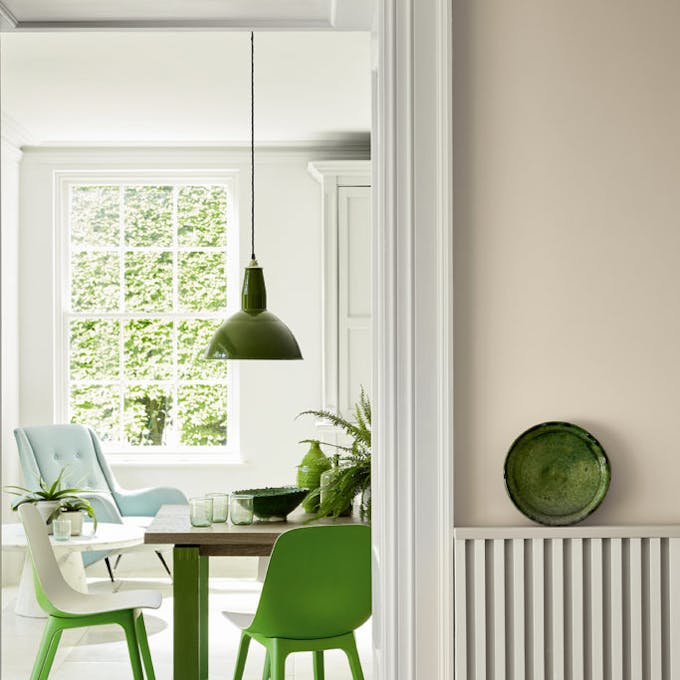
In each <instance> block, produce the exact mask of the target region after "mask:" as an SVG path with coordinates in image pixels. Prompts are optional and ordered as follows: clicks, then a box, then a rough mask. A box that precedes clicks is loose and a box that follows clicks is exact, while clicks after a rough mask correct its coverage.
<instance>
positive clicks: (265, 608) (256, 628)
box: [223, 525, 371, 680]
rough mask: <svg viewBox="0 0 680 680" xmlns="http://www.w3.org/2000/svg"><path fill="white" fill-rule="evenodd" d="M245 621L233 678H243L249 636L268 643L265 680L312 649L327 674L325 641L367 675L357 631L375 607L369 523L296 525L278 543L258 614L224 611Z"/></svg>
mask: <svg viewBox="0 0 680 680" xmlns="http://www.w3.org/2000/svg"><path fill="white" fill-rule="evenodd" d="M223 613H224V615H225V616H226V617H227V618H228V619H229V620H230V621H231V622H232V623H234V624H236V625H237V626H238V627H239V628H241V643H240V645H239V650H238V657H237V659H236V668H235V670H234V680H242V678H243V671H244V669H245V665H246V657H247V655H248V647H249V645H250V641H251V639H252V640H255V641H256V642H259V643H260V644H261V645H263V646H264V647H265V649H266V650H267V654H266V658H265V668H264V674H263V676H262V677H263V679H264V680H269V679H270V678H271V680H284V677H285V666H286V657H287V656H288V655H289V654H292V653H293V652H312V653H313V654H314V656H313V662H314V679H315V680H324V657H323V653H324V651H325V650H327V649H341V650H343V651H344V652H345V654H346V655H347V658H348V660H349V666H350V669H351V671H352V678H353V680H363V679H364V675H363V672H362V670H361V662H360V661H359V655H358V653H357V646H356V641H355V638H354V631H355V630H356V629H357V628H358V627H359V626H361V625H362V624H363V623H365V622H366V621H367V620H368V617H369V616H370V615H371V531H370V529H369V527H367V526H364V525H339V526H331V525H326V526H310V527H301V528H299V529H291V530H290V531H286V532H285V533H283V534H281V536H279V538H278V540H277V541H276V543H275V544H274V549H273V551H272V555H271V560H270V562H269V568H268V569H267V574H266V576H265V579H264V584H263V585H262V594H261V595H260V601H259V603H258V606H257V611H256V612H255V614H242V613H235V612H223Z"/></svg>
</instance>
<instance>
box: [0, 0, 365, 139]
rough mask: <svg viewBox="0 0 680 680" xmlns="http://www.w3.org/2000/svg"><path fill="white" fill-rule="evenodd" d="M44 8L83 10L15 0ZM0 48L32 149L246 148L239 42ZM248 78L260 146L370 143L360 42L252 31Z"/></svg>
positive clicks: (32, 42)
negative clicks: (238, 145)
mask: <svg viewBox="0 0 680 680" xmlns="http://www.w3.org/2000/svg"><path fill="white" fill-rule="evenodd" d="M14 1H15V2H16V3H17V4H19V3H18V0H14ZM192 1H195V2H196V4H201V5H202V6H206V7H207V6H208V5H210V6H212V7H215V6H219V5H221V4H223V3H220V2H212V3H209V2H207V1H206V0H200V1H199V0H192ZM41 4H42V5H47V4H55V5H56V4H60V5H62V6H65V7H66V8H68V7H73V6H76V5H79V4H81V3H80V0H72V2H62V3H47V2H42V0H41V2H38V0H21V5H22V7H23V6H24V5H27V6H32V7H33V8H37V7H39V6H40V5H41ZM105 4H106V3H105V2H104V1H103V0H102V2H100V3H97V5H98V6H101V5H105ZM118 4H120V5H127V4H128V3H118ZM129 4H130V5H132V4H134V3H129ZM137 4H141V3H137ZM146 4H154V3H145V5H146ZM166 4H167V5H168V6H169V7H170V8H171V9H172V8H177V7H179V6H181V5H183V4H184V3H182V2H167V1H166ZM230 4H236V3H230ZM264 4H266V3H263V5H264ZM284 4H285V3H284ZM290 4H292V5H303V4H307V3H304V2H293V3H290ZM0 49H1V50H2V55H1V57H2V58H1V66H2V72H1V73H0V75H1V77H2V99H1V103H2V110H3V114H5V117H6V119H9V120H10V121H12V123H13V124H14V125H15V126H16V127H18V128H19V129H21V128H23V129H24V130H25V131H26V134H27V136H28V137H29V138H30V142H31V143H35V144H69V143H75V144H84V143H135V144H138V143H210V144H214V143H234V142H243V141H246V140H247V139H248V138H249V134H250V127H249V126H250V118H249V116H250V110H249V107H250V44H249V33H247V32H236V31H219V32H218V31H208V32H205V31H204V32H197V31H178V32H167V31H164V32H149V31H146V32H143V31H137V32H91V31H90V32H88V31H84V32H43V33H20V32H14V33H3V34H2V37H1V41H0ZM255 79H256V80H255V88H256V89H255V106H256V112H255V126H256V139H257V140H258V141H259V142H260V143H264V142H301V141H320V140H324V141H349V140H354V141H362V140H363V141H365V140H367V138H368V133H369V130H370V115H371V114H370V107H371V101H370V36H369V34H368V33H365V32H363V33H359V32H337V31H335V32H317V31H306V32H290V31H289V32H258V33H256V36H255Z"/></svg>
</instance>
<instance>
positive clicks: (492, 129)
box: [454, 0, 680, 525]
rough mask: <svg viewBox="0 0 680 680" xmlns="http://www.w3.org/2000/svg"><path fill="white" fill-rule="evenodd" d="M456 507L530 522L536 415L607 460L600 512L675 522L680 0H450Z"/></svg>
mask: <svg viewBox="0 0 680 680" xmlns="http://www.w3.org/2000/svg"><path fill="white" fill-rule="evenodd" d="M454 117H455V122H454V127H455V130H454V206H455V207H454V211H455V214H454V225H455V226H454V229H455V237H454V246H455V273H454V279H455V324H456V336H455V340H456V348H455V361H456V364H455V366H456V369H455V370H456V393H455V400H456V406H455V422H456V442H455V444H456V467H455V472H456V505H455V509H456V523H457V524H458V525H475V524H480V525H488V524H500V525H508V524H526V523H528V520H526V519H525V518H524V517H523V516H522V515H520V514H519V513H518V512H517V511H516V510H515V509H514V507H513V505H512V504H511V503H510V501H509V500H508V498H507V496H506V493H505V489H504V485H503V474H502V467H503V460H504V458H505V454H506V452H507V450H508V447H509V445H510V444H511V443H512V441H513V439H514V438H515V437H516V436H517V435H518V434H519V433H521V432H522V431H523V430H524V429H526V428H528V427H529V426H531V425H533V424H535V423H538V422H541V421H544V420H553V419H558V420H568V421H571V422H575V423H578V424H580V425H582V426H584V427H586V428H587V429H588V430H590V431H591V432H592V433H593V434H594V435H595V436H596V437H597V438H598V439H599V440H600V441H601V442H602V444H603V445H604V447H605V450H606V451H607V453H608V455H609V458H610V461H611V465H612V484H611V487H610V492H609V495H608V497H607V498H606V499H605V501H604V503H603V505H602V506H601V508H600V509H599V510H598V511H597V512H596V513H595V515H593V516H592V517H591V518H590V519H589V520H588V523H590V524H617V523H621V524H643V523H678V522H680V3H678V2H675V1H673V0H668V1H667V2H663V1H662V0H654V1H651V0H644V1H643V0H638V1H636V2H633V1H624V2H621V1H618V0H606V1H605V0H596V1H592V0H589V1H586V0H579V1H576V2H570V1H569V0H559V1H558V0H513V1H512V2H509V1H507V0H483V1H479V0H467V1H464V0H455V1H454Z"/></svg>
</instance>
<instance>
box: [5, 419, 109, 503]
mask: <svg viewBox="0 0 680 680" xmlns="http://www.w3.org/2000/svg"><path fill="white" fill-rule="evenodd" d="M14 434H15V437H16V440H17V445H18V447H19V457H20V458H21V466H22V469H23V472H24V478H25V479H26V484H27V485H28V486H30V487H33V486H34V485H35V484H37V481H38V480H37V477H38V475H41V476H42V478H43V479H44V480H46V481H49V482H51V481H53V480H55V479H56V478H57V475H58V474H59V472H60V470H61V469H62V468H64V467H65V468H66V474H65V477H64V479H65V481H66V482H67V483H68V484H69V486H77V487H81V488H87V489H95V490H97V491H109V490H110V486H111V485H110V484H109V481H108V480H107V478H106V475H105V474H104V471H103V470H102V467H101V464H100V462H99V457H98V455H97V451H96V449H95V443H94V440H93V437H94V435H93V433H92V432H91V431H90V430H88V429H87V428H86V427H83V426H82V425H50V426H48V427H24V428H17V429H16V430H15V432H14ZM36 466H37V469H36Z"/></svg>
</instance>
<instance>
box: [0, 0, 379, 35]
mask: <svg viewBox="0 0 680 680" xmlns="http://www.w3.org/2000/svg"><path fill="white" fill-rule="evenodd" d="M4 3H5V4H3V0H0V30H2V31H17V32H21V31H23V32H28V31H35V32H42V31H74V30H76V31H77V30H82V31H97V30H99V31H177V30H201V31H225V30H234V31H243V30H258V31H268V30H272V31H286V30H290V31H333V30H335V31H368V30H371V27H372V26H373V23H374V17H375V2H374V0H319V1H318V2H317V5H318V7H316V8H314V7H313V6H312V5H311V4H310V9H309V11H308V12H306V14H307V16H305V13H301V12H300V11H295V10H294V9H287V8H286V7H285V3H282V4H279V5H276V4H274V3H272V4H271V6H270V8H269V11H268V12H266V13H265V15H264V16H263V15H262V14H261V13H260V16H248V14H247V13H244V12H241V13H240V15H234V16H225V15H224V13H223V14H222V15H221V16H213V17H210V16H207V15H205V13H203V16H201V13H198V14H197V13H196V11H194V12H193V15H194V18H192V16H191V14H192V10H191V9H189V10H188V11H187V12H186V16H185V17H175V18H162V17H161V16H158V17H156V18H154V17H153V16H150V17H149V18H144V19H141V18H129V17H125V16H123V15H120V16H116V8H115V2H113V1H110V2H109V4H108V7H107V6H106V3H105V2H104V3H99V4H100V5H103V9H104V10H107V9H108V10H110V11H109V12H106V11H101V10H100V11H99V12H98V14H99V17H98V16H97V12H94V14H93V15H92V16H91V17H90V18H85V17H83V18H73V17H69V18H64V15H63V13H62V17H61V18H60V15H59V6H58V4H54V8H53V9H52V11H51V12H49V13H48V14H47V15H46V16H44V17H40V18H36V17H34V18H32V19H27V20H22V18H21V16H16V15H15V14H14V13H13V12H12V11H10V10H9V9H8V7H7V4H6V3H7V0H4ZM315 9H316V11H314V10H315ZM152 13H153V10H152V12H151V14H152ZM160 13H161V14H162V12H160ZM103 17H106V18H103Z"/></svg>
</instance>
